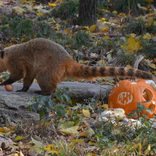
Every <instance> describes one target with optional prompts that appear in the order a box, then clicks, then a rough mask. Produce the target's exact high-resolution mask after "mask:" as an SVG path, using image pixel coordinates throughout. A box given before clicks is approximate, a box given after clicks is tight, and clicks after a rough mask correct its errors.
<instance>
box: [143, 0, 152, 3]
mask: <svg viewBox="0 0 156 156" xmlns="http://www.w3.org/2000/svg"><path fill="white" fill-rule="evenodd" d="M145 1H146V2H148V3H152V2H153V0H145Z"/></svg>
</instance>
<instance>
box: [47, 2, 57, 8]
mask: <svg viewBox="0 0 156 156" xmlns="http://www.w3.org/2000/svg"><path fill="white" fill-rule="evenodd" d="M48 4H49V6H50V7H51V6H53V7H56V4H55V3H48Z"/></svg>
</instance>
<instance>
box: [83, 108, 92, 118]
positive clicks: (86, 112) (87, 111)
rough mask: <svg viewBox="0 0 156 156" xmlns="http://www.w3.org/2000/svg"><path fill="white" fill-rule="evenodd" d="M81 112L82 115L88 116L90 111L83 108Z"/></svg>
mask: <svg viewBox="0 0 156 156" xmlns="http://www.w3.org/2000/svg"><path fill="white" fill-rule="evenodd" d="M82 112H83V115H84V116H85V117H87V118H90V111H89V110H87V109H83V110H82Z"/></svg>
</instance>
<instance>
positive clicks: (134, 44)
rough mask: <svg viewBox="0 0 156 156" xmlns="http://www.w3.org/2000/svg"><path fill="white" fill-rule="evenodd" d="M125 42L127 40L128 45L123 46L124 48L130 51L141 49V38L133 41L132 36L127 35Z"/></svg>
mask: <svg viewBox="0 0 156 156" xmlns="http://www.w3.org/2000/svg"><path fill="white" fill-rule="evenodd" d="M127 42H128V45H127V46H125V47H124V48H125V49H126V50H130V51H132V52H134V51H135V50H141V49H142V46H141V40H139V41H135V39H134V38H133V37H129V38H128V39H127Z"/></svg>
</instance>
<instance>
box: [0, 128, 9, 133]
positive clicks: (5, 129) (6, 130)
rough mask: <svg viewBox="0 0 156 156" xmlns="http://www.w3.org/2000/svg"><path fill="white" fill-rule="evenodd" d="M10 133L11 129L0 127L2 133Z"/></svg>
mask: <svg viewBox="0 0 156 156" xmlns="http://www.w3.org/2000/svg"><path fill="white" fill-rule="evenodd" d="M9 131H11V129H9V128H7V127H3V128H2V127H0V132H4V133H7V132H9Z"/></svg>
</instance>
